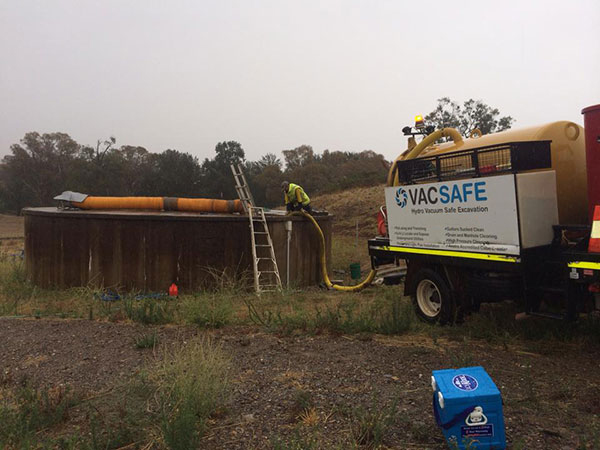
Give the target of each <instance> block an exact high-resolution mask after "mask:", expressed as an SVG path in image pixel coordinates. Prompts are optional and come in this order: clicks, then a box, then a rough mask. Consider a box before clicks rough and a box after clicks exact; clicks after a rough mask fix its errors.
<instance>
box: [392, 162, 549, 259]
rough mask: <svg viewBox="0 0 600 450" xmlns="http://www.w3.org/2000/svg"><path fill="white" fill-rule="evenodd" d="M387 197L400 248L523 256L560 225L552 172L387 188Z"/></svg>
mask: <svg viewBox="0 0 600 450" xmlns="http://www.w3.org/2000/svg"><path fill="white" fill-rule="evenodd" d="M385 200H386V206H387V213H388V230H389V235H390V245H391V246H396V247H416V248H427V249H440V250H455V251H469V252H481V253H497V254H504V255H519V254H520V252H521V249H527V248H533V247H539V246H544V245H549V244H550V243H551V242H552V238H553V233H552V225H555V224H557V223H558V207H557V199H556V175H555V172H554V171H551V170H550V171H543V172H530V173H519V174H516V175H513V174H509V175H498V176H488V177H480V178H470V179H465V180H456V181H444V182H440V183H427V184H412V185H407V186H394V187H388V188H386V190H385Z"/></svg>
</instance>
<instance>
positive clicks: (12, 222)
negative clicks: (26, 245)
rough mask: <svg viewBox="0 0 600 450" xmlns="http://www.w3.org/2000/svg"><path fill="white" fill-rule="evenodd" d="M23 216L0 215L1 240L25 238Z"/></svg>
mask: <svg viewBox="0 0 600 450" xmlns="http://www.w3.org/2000/svg"><path fill="white" fill-rule="evenodd" d="M24 223H25V221H24V218H23V216H11V215H6V214H0V238H1V239H6V238H21V239H22V238H23V236H24Z"/></svg>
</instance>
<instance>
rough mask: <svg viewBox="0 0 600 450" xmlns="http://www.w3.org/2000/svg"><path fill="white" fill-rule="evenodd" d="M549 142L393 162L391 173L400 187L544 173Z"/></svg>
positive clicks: (478, 149)
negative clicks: (500, 175) (494, 176)
mask: <svg viewBox="0 0 600 450" xmlns="http://www.w3.org/2000/svg"><path fill="white" fill-rule="evenodd" d="M551 142H552V141H523V142H506V143H503V144H494V145H488V146H485V147H478V148H473V149H469V150H458V151H455V152H449V153H442V154H438V155H435V156H425V157H422V158H415V159H407V160H401V161H396V163H395V165H394V172H395V173H397V174H398V180H399V182H400V183H401V184H415V183H425V182H433V181H446V180H454V179H458V178H475V177H481V176H488V175H496V174H503V173H517V172H522V171H526V170H534V169H548V168H550V167H551V166H552V161H551V155H550V143H551ZM394 178H395V176H394Z"/></svg>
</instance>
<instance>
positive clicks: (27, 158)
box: [2, 132, 81, 212]
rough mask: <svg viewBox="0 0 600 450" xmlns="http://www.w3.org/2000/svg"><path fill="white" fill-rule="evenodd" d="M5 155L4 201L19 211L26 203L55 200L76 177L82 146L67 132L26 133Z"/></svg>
mask: <svg viewBox="0 0 600 450" xmlns="http://www.w3.org/2000/svg"><path fill="white" fill-rule="evenodd" d="M10 150H11V153H12V154H11V155H7V156H5V157H4V159H3V162H4V170H3V192H2V195H3V202H4V205H5V206H6V207H8V208H9V209H11V210H13V211H15V212H19V211H20V210H21V208H23V207H25V206H42V205H50V204H52V199H53V198H54V196H56V195H58V194H60V193H61V192H62V191H63V190H64V188H65V185H66V184H67V183H68V182H69V181H70V180H71V179H72V178H73V175H74V170H73V169H74V161H75V160H76V158H77V157H78V156H79V154H80V151H81V146H80V145H79V144H78V143H77V142H75V141H74V140H73V139H72V138H71V137H70V136H69V135H68V134H66V133H46V134H42V135H40V134H39V133H36V132H30V133H26V134H25V136H24V137H23V139H21V143H20V144H13V145H11V147H10Z"/></svg>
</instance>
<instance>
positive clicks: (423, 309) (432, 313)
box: [412, 269, 454, 325]
mask: <svg viewBox="0 0 600 450" xmlns="http://www.w3.org/2000/svg"><path fill="white" fill-rule="evenodd" d="M412 299H413V304H414V307H415V310H416V312H417V315H418V316H419V317H420V318H421V319H423V320H424V321H425V322H429V323H439V324H440V325H444V324H447V323H451V322H452V318H453V317H454V301H453V298H452V293H451V291H450V288H449V287H448V283H447V282H446V280H444V278H443V277H442V276H441V275H439V274H438V273H437V272H436V271H434V270H431V269H421V270H420V271H419V272H418V273H417V275H416V276H415V281H414V289H413V295H412Z"/></svg>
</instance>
